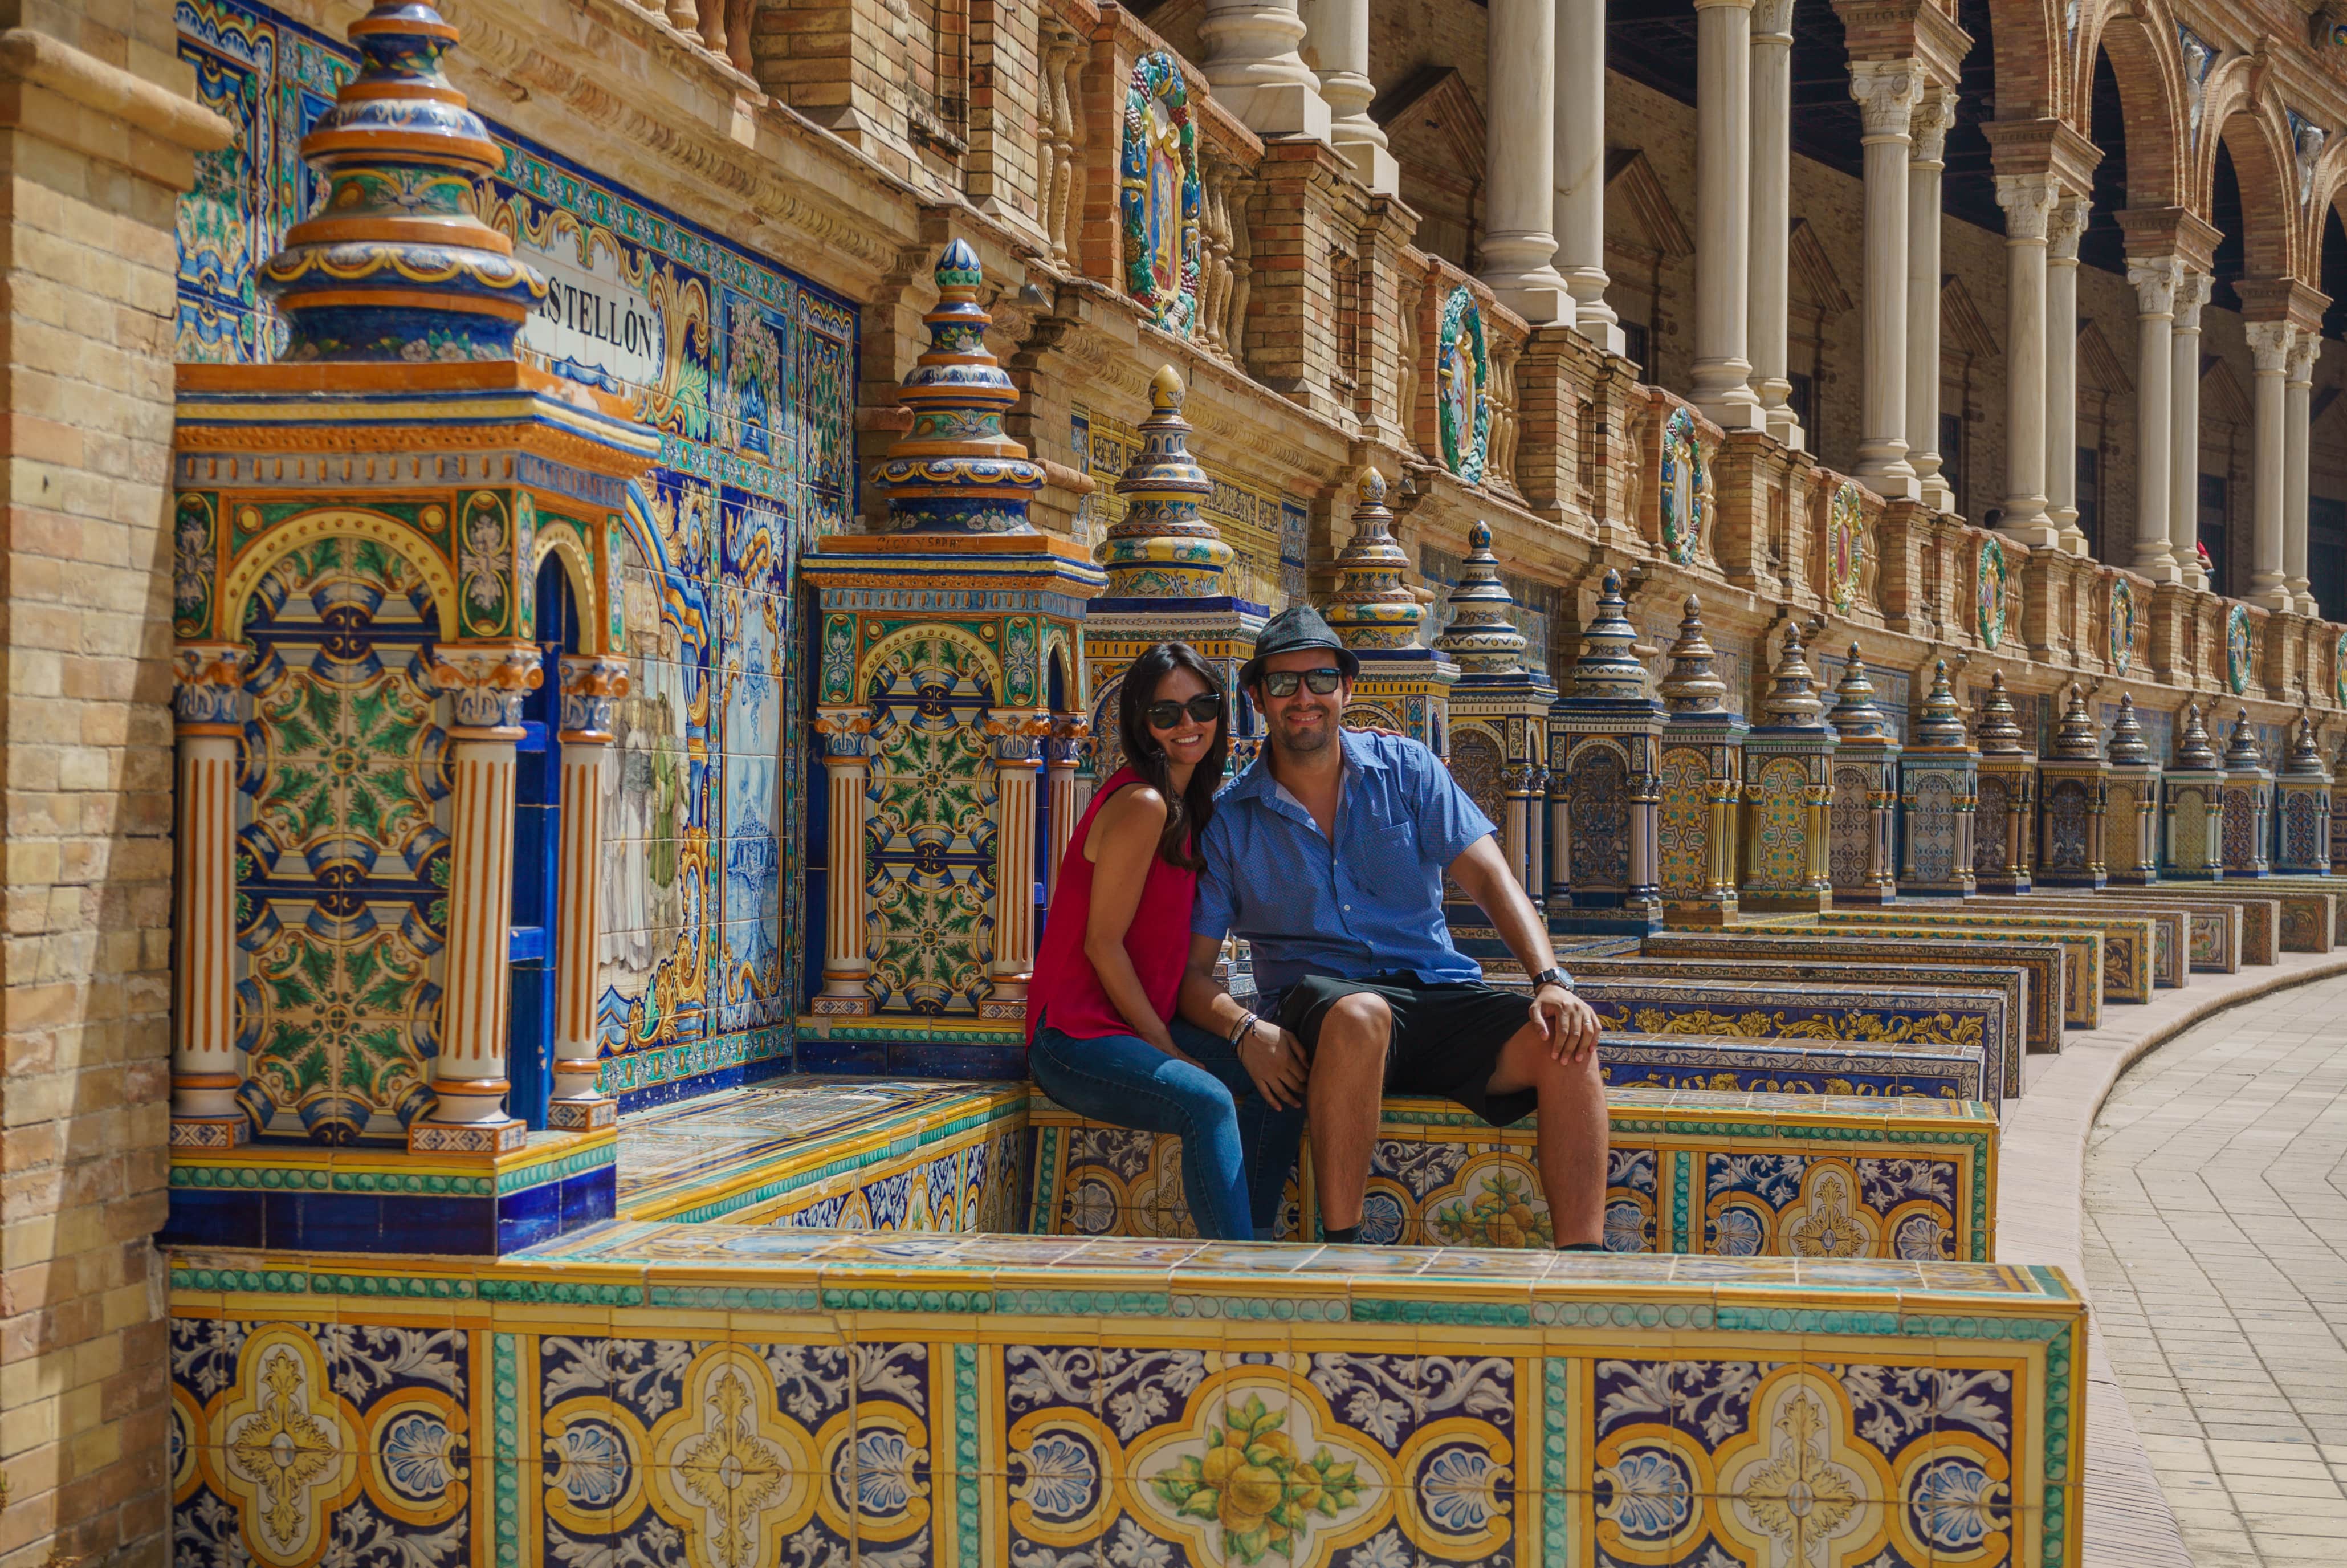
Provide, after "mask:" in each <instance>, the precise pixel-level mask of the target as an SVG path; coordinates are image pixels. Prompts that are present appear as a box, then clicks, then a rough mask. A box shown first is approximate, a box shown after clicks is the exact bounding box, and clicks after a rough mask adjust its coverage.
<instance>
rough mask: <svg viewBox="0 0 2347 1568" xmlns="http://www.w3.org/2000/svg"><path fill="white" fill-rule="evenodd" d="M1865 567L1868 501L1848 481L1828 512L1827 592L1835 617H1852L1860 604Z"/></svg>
mask: <svg viewBox="0 0 2347 1568" xmlns="http://www.w3.org/2000/svg"><path fill="white" fill-rule="evenodd" d="M1865 566H1866V502H1865V500H1864V498H1863V497H1860V494H1859V489H1858V487H1857V486H1856V485H1854V484H1852V483H1850V482H1849V481H1847V480H1845V481H1843V483H1842V484H1841V486H1840V487H1839V488H1837V489H1836V490H1835V491H1834V497H1833V505H1832V506H1831V507H1829V508H1828V510H1827V513H1826V593H1827V597H1828V598H1829V600H1831V601H1832V604H1833V608H1834V613H1835V614H1836V615H1847V614H1849V613H1850V607H1851V606H1852V605H1854V604H1856V603H1857V602H1858V584H1859V579H1860V575H1861V574H1862V572H1863V570H1864V569H1865Z"/></svg>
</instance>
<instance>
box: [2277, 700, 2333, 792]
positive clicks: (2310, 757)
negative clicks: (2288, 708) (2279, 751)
mask: <svg viewBox="0 0 2347 1568" xmlns="http://www.w3.org/2000/svg"><path fill="white" fill-rule="evenodd" d="M2281 771H2282V772H2283V773H2285V774H2289V775H2290V776H2291V777H2292V778H2329V777H2330V776H2331V770H2330V769H2328V768H2326V767H2324V766H2323V765H2322V750H2321V747H2320V746H2318V745H2317V744H2316V743H2315V740H2314V720H2313V719H2312V718H2311V716H2309V715H2307V714H2305V713H2301V714H2300V715H2299V716H2298V724H2297V727H2296V729H2295V730H2294V731H2293V732H2292V733H2291V745H2290V756H2289V758H2288V759H2287V760H2286V761H2285V762H2284V763H2283V764H2282V768H2281Z"/></svg>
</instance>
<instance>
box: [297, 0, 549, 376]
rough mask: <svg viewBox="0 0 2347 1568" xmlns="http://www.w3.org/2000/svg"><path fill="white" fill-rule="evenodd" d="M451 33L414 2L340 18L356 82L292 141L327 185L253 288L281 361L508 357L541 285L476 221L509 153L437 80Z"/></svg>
mask: <svg viewBox="0 0 2347 1568" xmlns="http://www.w3.org/2000/svg"><path fill="white" fill-rule="evenodd" d="M456 37H457V33H456V28H455V27H453V26H449V25H448V23H446V21H444V20H443V19H442V18H441V15H440V14H439V13H438V12H437V11H436V10H434V9H433V8H432V7H431V5H428V4H425V0H375V4H374V9H372V10H370V11H369V12H368V13H367V14H366V15H364V16H362V17H360V18H359V19H358V20H357V21H355V22H354V23H352V24H351V26H350V39H351V42H352V44H353V45H354V46H356V47H357V49H358V54H359V68H358V73H357V75H356V76H354V77H352V78H351V80H350V81H348V82H346V83H344V84H343V88H342V90H341V91H340V92H339V93H337V94H336V95H335V97H334V103H333V108H329V109H327V110H326V112H325V113H324V114H323V115H321V116H319V117H318V121H317V124H316V125H315V126H314V127H313V128H312V130H311V131H310V134H309V135H307V136H305V137H303V138H302V159H303V160H304V161H306V162H307V163H308V164H309V165H310V166H311V168H313V169H315V170H316V171H317V173H318V175H319V176H320V178H321V179H323V182H324V184H325V187H326V193H325V197H324V199H323V200H322V201H320V203H319V204H318V210H317V211H316V212H315V213H314V214H313V215H312V216H311V217H310V218H308V219H306V220H303V221H302V222H300V223H296V224H295V225H294V226H293V227H292V229H291V230H289V231H287V233H286V235H285V245H284V248H283V249H282V250H281V251H278V252H277V253H276V254H275V255H273V256H272V257H270V258H269V260H268V261H265V262H263V263H262V264H261V270H260V272H259V273H258V275H257V277H256V280H255V281H256V282H257V283H258V284H259V286H260V289H261V292H262V293H264V294H266V295H268V296H269V297H270V298H271V299H272V300H273V301H275V302H276V304H277V309H278V313H280V314H281V315H282V317H283V318H284V321H285V324H286V329H287V333H288V336H287V342H286V344H285V352H284V354H282V356H281V357H282V358H283V359H285V360H288V361H300V362H310V361H321V360H327V361H381V360H396V361H406V362H410V363H415V362H420V361H434V360H456V361H466V360H509V359H512V358H513V357H514V338H515V336H516V335H517V334H518V333H519V332H520V330H521V325H522V323H523V322H524V321H526V320H528V316H529V313H530V312H531V311H532V310H533V309H535V308H536V307H537V306H538V303H539V302H541V301H543V300H544V299H545V298H546V291H547V281H546V278H545V276H544V274H542V273H540V272H538V271H537V270H536V269H535V268H532V267H529V266H528V265H525V264H524V263H522V262H520V261H516V260H514V254H513V241H511V240H508V239H507V238H506V236H504V235H503V234H500V233H499V232H497V230H495V229H493V228H491V227H490V226H489V225H488V224H487V223H485V222H483V221H482V220H481V217H480V182H481V179H482V178H483V177H484V176H486V175H487V174H489V173H491V172H492V171H494V170H495V169H497V168H498V167H499V166H500V165H501V164H502V163H503V162H504V161H505V155H504V154H503V153H502V152H500V151H499V150H498V149H497V143H496V142H494V141H492V140H491V139H490V138H489V130H488V127H487V126H486V125H484V124H482V123H481V118H480V117H479V116H478V115H477V114H475V113H473V111H472V110H471V109H469V108H466V107H465V95H464V94H462V93H460V92H458V91H457V90H456V88H455V87H451V86H449V85H448V78H447V77H446V76H445V75H444V74H442V72H441V69H440V57H441V56H443V55H445V54H446V53H447V52H448V51H449V50H450V49H451V48H454V47H455V46H456Z"/></svg>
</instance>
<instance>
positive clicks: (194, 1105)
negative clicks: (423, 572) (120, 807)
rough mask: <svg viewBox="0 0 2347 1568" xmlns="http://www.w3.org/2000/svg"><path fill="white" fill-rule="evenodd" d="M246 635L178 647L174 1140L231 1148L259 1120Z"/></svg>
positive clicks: (174, 656) (174, 657)
mask: <svg viewBox="0 0 2347 1568" xmlns="http://www.w3.org/2000/svg"><path fill="white" fill-rule="evenodd" d="M251 660H252V650H251V648H249V647H247V646H245V645H244V644H243V643H241V642H182V643H180V644H179V646H178V647H177V648H175V649H173V650H172V652H171V664H172V673H173V675H174V677H175V678H176V679H175V682H174V688H175V689H174V691H173V693H172V706H173V709H174V711H175V712H176V714H177V716H178V719H179V724H178V730H179V829H178V845H177V847H178V850H179V855H178V861H179V866H178V870H179V888H178V894H179V897H178V899H177V901H176V907H175V908H174V910H173V919H172V925H173V927H174V928H175V929H174V934H175V936H176V938H177V942H176V948H177V952H176V955H175V956H176V960H177V961H176V963H175V964H174V966H173V968H174V971H175V972H174V974H173V975H172V989H173V991H174V993H175V994H174V997H173V1001H174V1002H175V1004H176V1005H175V1006H174V1008H173V1009H172V1011H173V1014H174V1017H173V1018H172V1020H171V1021H172V1025H173V1028H172V1038H171V1146H172V1147H173V1148H177V1149H227V1148H233V1147H234V1146H235V1145H237V1144H239V1143H243V1142H244V1140H245V1136H246V1133H247V1132H249V1131H250V1124H249V1122H247V1120H246V1118H245V1114H244V1112H243V1111H242V1109H241V1108H240V1107H239V1105H238V1104H237V1099H236V1091H238V1089H240V1088H241V1087H242V1086H243V1083H244V1064H243V1062H242V1061H241V1053H240V1052H239V1051H238V1050H237V1047H236V962H235V958H236V774H237V740H238V737H239V736H240V735H241V734H242V733H243V730H244V725H243V715H242V712H241V710H242V706H243V701H242V699H243V695H244V684H243V682H244V671H245V666H246V665H247V664H249V663H251Z"/></svg>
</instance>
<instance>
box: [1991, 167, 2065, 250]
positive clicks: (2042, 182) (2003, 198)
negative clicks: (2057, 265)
mask: <svg viewBox="0 0 2347 1568" xmlns="http://www.w3.org/2000/svg"><path fill="white" fill-rule="evenodd" d="M2061 196H2062V182H2061V181H2060V180H2058V179H2055V178H2054V176H2052V175H2050V174H2000V175H1998V176H1997V177H1996V204H1997V205H1998V206H1999V207H2002V208H2004V238H2005V241H2006V242H2007V243H2011V242H2012V241H2016V240H2020V241H2027V240H2043V239H2045V236H2046V231H2047V230H2048V229H2049V228H2050V227H2051V226H2052V223H2053V219H2054V204H2055V202H2056V201H2058V200H2061Z"/></svg>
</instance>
